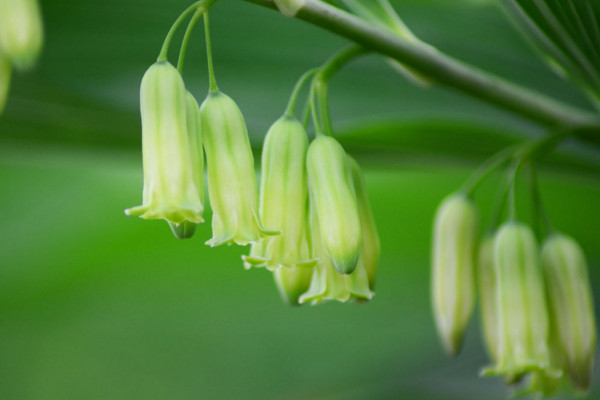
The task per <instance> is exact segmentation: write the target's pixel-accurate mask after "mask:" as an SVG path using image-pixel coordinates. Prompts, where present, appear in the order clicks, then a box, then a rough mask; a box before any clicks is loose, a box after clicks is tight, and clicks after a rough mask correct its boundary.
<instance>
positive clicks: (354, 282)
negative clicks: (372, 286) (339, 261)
mask: <svg viewBox="0 0 600 400" xmlns="http://www.w3.org/2000/svg"><path fill="white" fill-rule="evenodd" d="M311 211H312V209H311ZM310 220H311V232H312V244H313V246H314V251H315V254H316V256H318V258H319V263H318V264H317V266H316V267H315V268H314V269H315V272H314V274H313V277H312V282H311V284H310V288H309V289H308V291H307V292H306V293H304V294H303V295H302V296H301V297H300V303H307V302H310V303H311V304H318V303H321V302H324V301H331V300H336V301H339V302H342V303H345V302H347V301H351V300H356V301H368V300H371V299H372V298H373V292H371V291H370V290H369V278H368V276H367V272H366V271H365V268H364V267H363V266H362V265H361V264H359V265H358V266H357V267H356V268H355V269H354V271H353V272H352V273H350V274H341V273H339V272H338V271H337V270H336V268H335V267H334V265H333V262H332V260H331V258H330V257H329V256H328V255H327V252H326V251H325V247H324V245H323V242H322V240H321V234H320V232H321V229H320V227H319V218H318V216H317V214H316V212H314V211H312V212H311V219H310Z"/></svg>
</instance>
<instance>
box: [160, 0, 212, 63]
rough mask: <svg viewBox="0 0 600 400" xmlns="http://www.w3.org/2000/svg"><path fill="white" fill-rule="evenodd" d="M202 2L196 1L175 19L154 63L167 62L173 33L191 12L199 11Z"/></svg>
mask: <svg viewBox="0 0 600 400" xmlns="http://www.w3.org/2000/svg"><path fill="white" fill-rule="evenodd" d="M204 3H205V2H204V1H202V0H201V1H197V2H195V3H194V4H192V5H191V6H189V7H188V8H186V9H185V11H184V12H182V13H181V14H180V15H179V17H177V19H176V20H175V22H174V23H173V25H172V26H171V29H169V33H167V37H166V38H165V41H164V42H163V45H162V48H161V49H160V53H159V54H158V58H157V59H156V61H158V62H163V61H167V56H168V53H169V46H170V45H171V40H173V36H174V35H175V32H176V31H177V28H179V25H181V23H182V22H183V20H184V19H185V18H186V17H187V16H188V15H189V14H190V13H191V12H192V11H196V10H197V9H199V8H200V7H202V5H203V4H204Z"/></svg>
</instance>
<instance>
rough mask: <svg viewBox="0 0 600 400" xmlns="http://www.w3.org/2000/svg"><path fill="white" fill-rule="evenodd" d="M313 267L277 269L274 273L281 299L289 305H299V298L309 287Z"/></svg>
mask: <svg viewBox="0 0 600 400" xmlns="http://www.w3.org/2000/svg"><path fill="white" fill-rule="evenodd" d="M314 270H315V268H314V267H292V268H279V269H277V270H276V271H275V272H274V273H273V276H274V278H275V284H276V285H277V288H278V289H279V293H280V294H281V297H282V298H283V299H284V300H285V301H286V303H288V304H289V305H292V306H296V305H300V296H302V294H304V293H305V292H306V291H307V290H308V289H309V287H310V283H311V281H312V276H313V272H314Z"/></svg>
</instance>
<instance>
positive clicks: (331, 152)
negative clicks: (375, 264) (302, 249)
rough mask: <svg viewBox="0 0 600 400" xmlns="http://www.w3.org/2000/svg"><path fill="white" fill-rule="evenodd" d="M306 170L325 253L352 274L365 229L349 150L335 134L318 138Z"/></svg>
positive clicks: (338, 266)
mask: <svg viewBox="0 0 600 400" xmlns="http://www.w3.org/2000/svg"><path fill="white" fill-rule="evenodd" d="M307 169H308V180H309V190H310V196H311V202H312V204H313V205H314V209H315V212H316V214H317V217H318V220H319V225H320V232H319V236H320V237H321V240H322V244H323V249H324V251H325V254H326V255H327V256H329V257H330V258H331V261H332V262H333V265H334V267H335V269H336V270H337V271H338V272H340V273H342V274H350V273H352V271H354V269H355V268H356V265H357V263H358V256H359V254H360V247H361V242H362V232H361V227H360V216H359V212H358V204H357V200H356V194H355V192H354V183H353V180H352V172H351V170H350V166H349V165H348V162H347V158H346V152H345V151H344V149H343V148H342V146H341V145H340V144H339V143H338V142H337V141H336V140H335V139H333V138H332V137H327V136H321V137H318V138H317V139H315V140H314V141H313V142H312V143H311V144H310V146H309V148H308V154H307Z"/></svg>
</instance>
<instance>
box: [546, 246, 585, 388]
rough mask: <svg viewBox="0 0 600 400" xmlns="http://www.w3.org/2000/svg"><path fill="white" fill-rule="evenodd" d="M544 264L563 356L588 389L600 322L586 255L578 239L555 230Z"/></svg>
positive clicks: (568, 368)
mask: <svg viewBox="0 0 600 400" xmlns="http://www.w3.org/2000/svg"><path fill="white" fill-rule="evenodd" d="M542 268H543V271H544V277H545V278H546V291H547V298H548V308H549V311H550V320H551V321H552V328H553V332H554V333H553V335H554V336H555V340H556V344H557V346H556V348H557V350H558V352H559V358H560V360H561V361H562V364H563V366H564V367H565V369H566V371H567V372H568V374H569V376H570V377H571V380H572V381H573V384H574V385H575V386H576V387H577V388H578V389H580V390H587V389H588V388H589V385H590V380H591V377H592V372H593V368H594V358H595V356H596V322H595V318H594V306H593V298H592V291H591V287H590V282H589V278H588V272H587V263H586V260H585V255H584V254H583V250H582V249H581V247H580V246H579V244H578V243H577V242H575V240H573V239H572V238H570V237H568V236H565V235H562V234H554V235H552V236H551V237H550V238H549V239H548V240H547V241H546V243H545V244H544V246H543V248H542Z"/></svg>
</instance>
